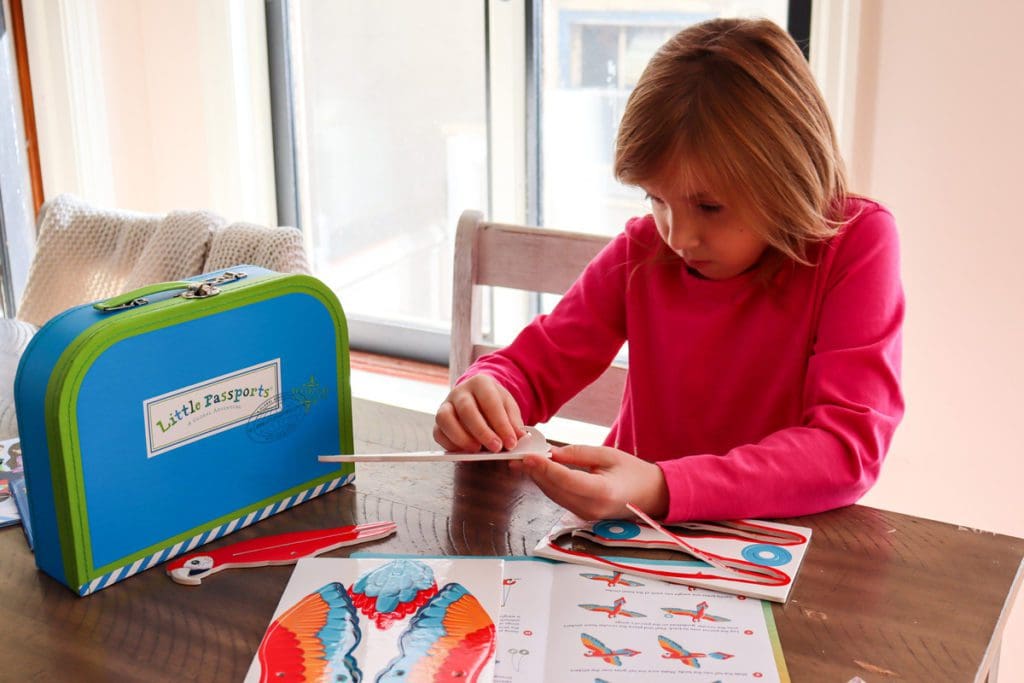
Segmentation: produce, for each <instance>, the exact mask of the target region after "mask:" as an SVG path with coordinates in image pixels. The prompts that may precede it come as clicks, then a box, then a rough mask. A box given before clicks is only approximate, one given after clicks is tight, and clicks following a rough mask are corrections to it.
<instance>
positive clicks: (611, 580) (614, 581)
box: [580, 572, 643, 587]
mask: <svg viewBox="0 0 1024 683" xmlns="http://www.w3.org/2000/svg"><path fill="white" fill-rule="evenodd" d="M580 576H582V577H584V578H586V579H590V580H591V581H604V582H605V583H607V584H608V586H609V587H612V586H642V585H643V584H642V583H640V582H639V581H632V580H630V579H624V578H622V572H614V573H613V574H611V575H610V576H609V575H608V574H591V573H590V572H585V573H582V574H580Z"/></svg>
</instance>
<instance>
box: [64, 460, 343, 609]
mask: <svg viewBox="0 0 1024 683" xmlns="http://www.w3.org/2000/svg"><path fill="white" fill-rule="evenodd" d="M354 478H355V474H349V475H347V476H344V477H338V478H337V479H332V480H331V481H329V482H327V483H325V484H320V485H319V486H317V487H315V488H312V489H306V490H305V491H302V492H301V493H299V494H298V495H296V496H292V497H289V498H285V499H284V500H279V501H277V502H276V503H272V504H270V505H267V506H266V507H264V508H262V509H260V510H253V511H252V512H250V513H249V514H248V515H245V516H244V517H238V518H236V519H233V520H231V521H230V522H228V523H227V524H222V525H220V526H218V527H214V528H213V529H210V530H209V531H204V532H203V533H201V534H196V535H195V536H193V537H192V538H190V539H188V540H187V541H181V542H180V543H176V544H174V545H173V546H172V547H170V548H164V549H163V550H160V551H158V552H155V553H153V554H152V555H149V556H148V557H143V558H140V559H138V560H136V561H135V562H133V563H132V564H131V565H130V566H129V565H125V566H123V567H118V568H117V569H115V570H114V571H112V572H108V573H106V574H104V575H102V576H97V577H96V578H95V579H93V580H92V581H90V582H89V583H86V584H82V585H81V586H79V587H78V594H79V595H80V596H82V597H84V596H86V595H91V594H92V593H95V592H96V591H98V590H103V589H104V588H107V587H109V586H111V585H113V584H115V583H117V582H118V581H122V580H124V579H127V578H128V577H129V576H132V575H134V574H137V573H139V572H140V571H145V570H147V569H149V568H150V567H154V566H156V565H158V564H160V563H162V562H166V561H167V560H170V559H171V558H173V557H177V556H178V555H181V554H182V553H187V552H189V551H191V550H192V549H194V548H197V547H199V546H201V545H203V544H204V543H209V542H210V541H213V540H216V539H218V538H220V537H221V536H227V535H228V534H230V533H232V532H234V531H238V530H239V529H244V528H245V527H247V526H249V525H250V524H254V523H255V522H259V521H261V520H263V519H266V518H267V517H269V516H271V515H275V514H277V513H278V512H281V511H283V510H287V509H288V508H290V507H295V506H296V505H298V504H299V503H304V502H306V501H307V500H310V499H312V498H316V497H317V496H319V495H322V494H324V493H329V492H331V491H333V490H334V489H336V488H338V487H339V486H344V485H345V484H348V483H349V482H351V481H352V480H353V479H354Z"/></svg>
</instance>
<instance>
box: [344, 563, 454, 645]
mask: <svg viewBox="0 0 1024 683" xmlns="http://www.w3.org/2000/svg"><path fill="white" fill-rule="evenodd" d="M436 593H437V584H436V583H435V582H434V571H433V570H432V569H431V568H430V566H429V565H427V564H424V563H423V562H419V561H417V560H392V561H391V562H388V563H387V564H383V565H381V566H379V567H377V568H376V569H374V570H372V571H369V572H367V573H365V574H363V575H362V576H360V577H359V578H358V579H357V580H356V582H355V583H354V584H352V587H351V588H350V589H349V595H350V596H351V598H352V602H353V603H354V604H355V606H356V607H357V608H359V611H360V612H362V613H363V614H365V615H366V616H367V617H369V618H370V619H372V620H373V622H374V623H375V624H377V628H379V629H386V628H388V627H390V626H391V625H392V624H394V623H395V622H396V621H400V620H402V619H404V618H405V617H407V616H409V615H410V614H412V613H413V612H415V611H416V610H417V609H419V608H420V607H421V606H423V605H425V604H426V602H427V601H428V600H429V599H430V598H431V597H433V596H434V595H435V594H436Z"/></svg>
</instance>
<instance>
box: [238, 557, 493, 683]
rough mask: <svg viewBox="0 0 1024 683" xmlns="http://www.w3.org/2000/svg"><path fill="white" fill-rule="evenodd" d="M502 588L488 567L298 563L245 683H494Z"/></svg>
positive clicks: (489, 563) (480, 562)
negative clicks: (424, 682)
mask: <svg viewBox="0 0 1024 683" xmlns="http://www.w3.org/2000/svg"><path fill="white" fill-rule="evenodd" d="M500 584H501V564H500V562H495V561H494V560H487V559H459V560H455V559H440V558H430V559H428V558H408V559H405V558H401V559H364V558H358V559H356V558H332V557H328V558H310V559H304V560H300V561H299V562H298V563H296V565H295V570H294V571H293V572H292V577H291V579H290V580H289V581H288V585H287V586H286V587H285V590H284V594H283V595H282V596H281V602H280V604H279V605H278V607H277V610H276V611H275V613H274V617H273V620H272V621H271V623H270V625H269V626H268V627H267V630H266V633H265V634H264V636H263V639H262V641H261V642H260V644H259V647H258V648H257V650H256V657H255V658H254V659H253V662H252V664H251V665H250V667H249V672H248V674H247V675H246V678H245V680H246V681H252V682H255V681H278V680H282V681H286V680H287V681H299V680H301V681H376V682H379V683H384V682H386V681H396V682H397V681H459V682H460V683H485V682H487V681H491V680H493V679H494V675H493V673H494V656H495V642H496V640H497V631H496V625H497V622H498V615H499V607H498V591H499V586H500Z"/></svg>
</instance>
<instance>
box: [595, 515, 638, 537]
mask: <svg viewBox="0 0 1024 683" xmlns="http://www.w3.org/2000/svg"><path fill="white" fill-rule="evenodd" d="M594 533H595V534H596V535H598V536H600V537H601V538H611V539H615V540H618V541H621V540H623V539H626V538H634V537H636V536H639V535H640V527H639V525H637V524H634V523H633V522H627V521H626V520H624V519H606V520H604V521H601V522H598V523H597V524H595V525H594Z"/></svg>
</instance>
